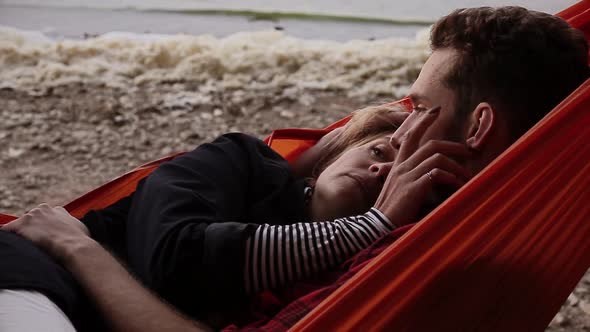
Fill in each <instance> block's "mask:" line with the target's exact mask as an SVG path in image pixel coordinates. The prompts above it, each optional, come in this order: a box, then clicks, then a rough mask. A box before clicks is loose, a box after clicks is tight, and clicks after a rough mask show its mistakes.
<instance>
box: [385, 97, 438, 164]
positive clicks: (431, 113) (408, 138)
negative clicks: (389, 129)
mask: <svg viewBox="0 0 590 332" xmlns="http://www.w3.org/2000/svg"><path fill="white" fill-rule="evenodd" d="M439 111H440V106H437V107H433V108H431V109H429V110H427V111H423V112H417V111H414V112H412V113H411V114H410V115H409V117H408V118H407V119H406V121H404V123H403V124H402V127H400V129H398V130H397V131H396V132H395V133H394V134H393V135H392V137H391V144H392V145H393V146H394V147H395V148H399V152H398V154H397V157H396V164H400V163H402V162H404V161H405V160H406V159H408V158H409V157H410V156H411V155H412V154H414V152H416V150H418V148H419V144H420V139H421V138H422V136H423V135H424V132H426V129H428V127H430V126H431V125H432V124H433V123H434V121H435V120H436V118H437V117H438V114H439ZM411 118H415V120H412V121H410V119H411ZM404 126H406V127H408V126H411V127H410V128H404Z"/></svg>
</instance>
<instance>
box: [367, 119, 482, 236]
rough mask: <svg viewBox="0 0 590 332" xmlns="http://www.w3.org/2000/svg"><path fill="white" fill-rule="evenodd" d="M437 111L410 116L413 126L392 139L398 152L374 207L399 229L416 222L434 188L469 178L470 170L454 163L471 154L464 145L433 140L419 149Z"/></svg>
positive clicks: (458, 186) (454, 185) (461, 181)
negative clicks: (412, 118)
mask: <svg viewBox="0 0 590 332" xmlns="http://www.w3.org/2000/svg"><path fill="white" fill-rule="evenodd" d="M438 110H439V108H433V109H431V110H429V111H425V112H414V113H412V115H411V116H412V117H416V118H418V119H416V120H415V121H416V123H415V124H414V126H413V127H412V128H411V129H409V130H408V131H406V132H405V133H401V132H400V133H399V134H398V133H395V134H394V136H393V137H392V141H393V142H399V152H398V154H397V156H396V159H395V161H394V162H393V166H392V168H391V171H390V173H389V175H388V177H387V179H386V181H385V184H384V186H383V189H382V191H381V194H380V195H379V197H378V198H377V201H376V202H375V208H377V209H378V210H379V211H381V212H383V214H385V215H386V216H387V217H388V218H389V219H390V220H391V222H392V223H394V224H395V225H396V226H398V227H400V226H403V225H407V224H410V223H413V222H416V221H417V220H416V219H417V217H418V214H419V213H420V208H421V207H422V206H423V204H424V203H425V202H426V200H427V199H428V197H429V195H431V194H432V193H433V188H434V187H435V186H438V185H446V186H450V187H452V188H454V189H458V188H460V187H461V186H462V185H464V184H465V183H466V182H467V181H468V180H469V179H470V178H471V174H470V172H469V170H467V169H466V168H465V167H464V166H462V165H461V164H459V163H458V162H457V161H456V159H464V158H467V157H469V156H470V155H471V152H470V151H469V149H468V148H467V146H466V145H465V144H461V143H457V142H450V141H435V140H433V141H429V142H427V143H426V144H424V145H423V146H422V147H419V142H420V138H421V137H422V136H423V134H424V132H425V131H426V130H427V129H428V128H429V127H430V125H432V123H434V121H435V120H436V118H437V116H438ZM396 145H397V144H396Z"/></svg>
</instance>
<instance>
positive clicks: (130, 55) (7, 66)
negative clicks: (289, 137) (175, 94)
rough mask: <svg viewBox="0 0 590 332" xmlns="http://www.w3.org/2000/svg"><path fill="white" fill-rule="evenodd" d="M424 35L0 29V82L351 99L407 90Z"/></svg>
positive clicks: (422, 55)
mask: <svg viewBox="0 0 590 332" xmlns="http://www.w3.org/2000/svg"><path fill="white" fill-rule="evenodd" d="M428 53H429V48H428V33H427V31H426V30H424V31H421V32H419V33H418V34H417V36H416V38H414V39H384V40H375V41H361V40H357V41H349V42H346V43H340V42H334V41H320V40H303V39H297V38H294V37H290V36H288V35H285V34H284V33H282V32H278V31H266V32H244V33H237V34H234V35H231V36H229V37H225V38H215V37H212V36H207V35H200V36H191V35H137V34H129V33H115V32H113V33H108V34H104V35H101V36H98V37H96V38H90V39H86V40H61V41H56V40H51V39H49V38H47V37H45V36H44V35H43V34H41V33H39V32H27V31H22V30H16V29H12V28H7V27H2V28H0V85H1V87H4V88H13V89H23V90H34V89H44V88H47V87H52V86H57V85H63V84H68V83H89V84H104V85H107V86H112V87H120V88H130V87H133V86H136V85H142V84H150V83H156V84H157V83H161V82H187V81H190V82H196V83H198V84H201V85H200V86H201V87H202V89H218V88H222V89H254V90H256V89H267V88H292V87H294V88H300V89H318V90H337V91H343V93H346V94H348V95H351V96H354V95H359V94H370V95H377V94H390V93H391V92H392V91H394V90H396V89H397V90H398V93H400V92H401V93H403V92H402V91H400V89H402V90H403V89H404V88H406V87H407V86H408V85H409V84H410V83H411V79H412V78H413V77H415V74H416V72H417V71H418V70H419V68H420V67H421V66H422V64H423V62H424V61H425V59H426V57H427V55H428Z"/></svg>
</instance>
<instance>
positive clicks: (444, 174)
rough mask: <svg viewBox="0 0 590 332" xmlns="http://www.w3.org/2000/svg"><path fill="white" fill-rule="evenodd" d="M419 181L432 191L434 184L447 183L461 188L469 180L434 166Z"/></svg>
mask: <svg viewBox="0 0 590 332" xmlns="http://www.w3.org/2000/svg"><path fill="white" fill-rule="evenodd" d="M417 182H419V184H420V185H422V186H424V187H425V188H424V189H425V190H428V191H430V190H432V187H433V186H434V185H447V186H451V187H453V188H456V189H459V188H461V187H462V186H463V185H464V184H465V183H466V182H467V180H464V179H462V178H459V177H457V175H456V174H454V173H452V172H448V171H446V170H444V169H440V168H434V169H432V170H430V171H428V172H426V173H424V174H423V175H422V176H421V177H420V178H419V179H418V181H417Z"/></svg>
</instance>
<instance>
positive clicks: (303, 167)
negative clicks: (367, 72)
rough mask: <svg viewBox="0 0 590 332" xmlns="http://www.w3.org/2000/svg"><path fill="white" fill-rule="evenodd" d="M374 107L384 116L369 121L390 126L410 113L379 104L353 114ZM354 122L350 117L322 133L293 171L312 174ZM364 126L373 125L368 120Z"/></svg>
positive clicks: (302, 174) (395, 107) (301, 157)
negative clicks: (327, 131) (322, 158)
mask: <svg viewBox="0 0 590 332" xmlns="http://www.w3.org/2000/svg"><path fill="white" fill-rule="evenodd" d="M375 109H383V110H384V111H386V112H384V113H382V114H383V115H384V117H378V116H375V117H374V118H373V119H371V121H378V122H384V123H390V124H391V125H392V126H398V127H399V126H400V125H401V124H402V123H403V122H404V120H405V119H406V118H407V117H408V115H409V114H410V113H408V112H406V111H404V110H402V109H401V108H399V107H398V106H396V105H379V106H369V107H365V108H362V109H360V110H356V111H354V114H356V113H360V112H364V111H368V110H375ZM353 123H354V118H353V119H351V120H350V121H349V122H348V123H347V124H346V125H344V126H343V127H339V128H336V129H334V130H332V131H330V132H329V133H327V134H326V135H324V136H323V137H322V138H321V139H320V140H319V141H318V142H317V143H316V144H315V145H314V146H312V147H311V148H309V149H307V150H306V151H305V152H303V153H302V154H301V155H300V156H299V157H298V158H297V160H296V161H295V163H294V164H293V171H294V173H295V174H296V175H297V176H299V177H310V176H312V172H313V168H314V167H315V165H316V163H317V162H318V161H319V160H320V158H321V157H322V156H324V155H325V154H326V153H327V151H328V150H329V148H330V147H331V146H332V145H333V144H334V143H335V142H337V141H338V139H340V137H341V135H342V134H343V133H344V132H345V131H346V130H347V129H348V128H350V127H351V124H353ZM365 126H374V125H373V124H371V123H370V122H367V123H365ZM352 130H353V131H358V128H355V129H352Z"/></svg>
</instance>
